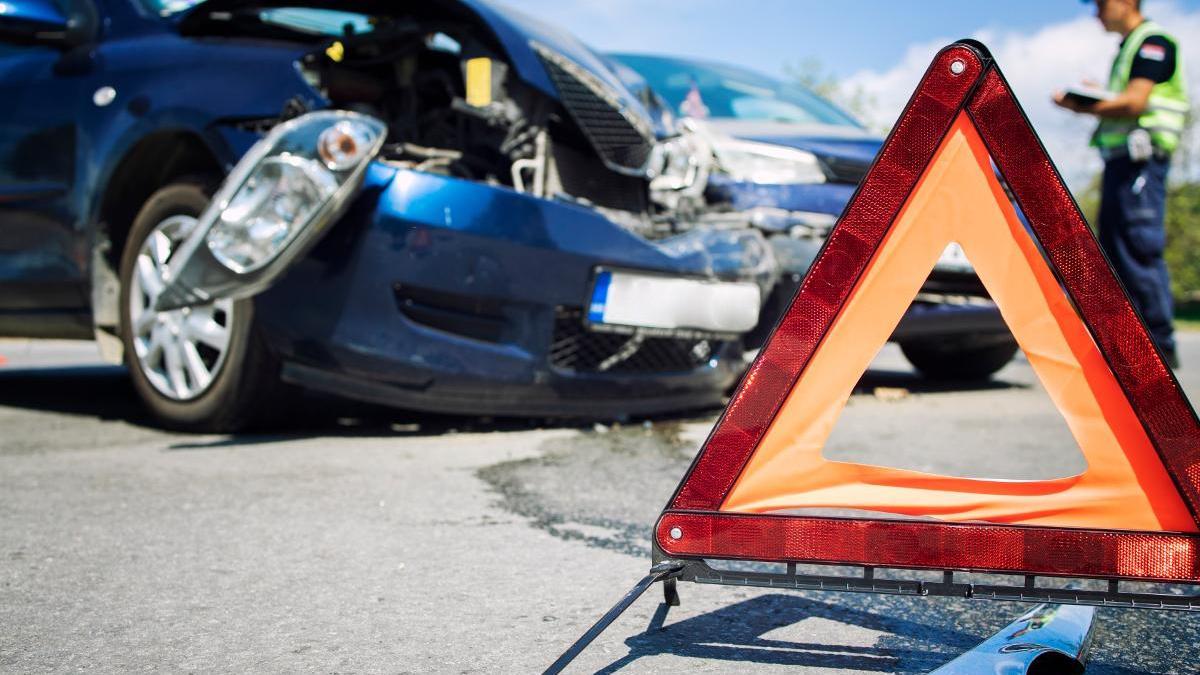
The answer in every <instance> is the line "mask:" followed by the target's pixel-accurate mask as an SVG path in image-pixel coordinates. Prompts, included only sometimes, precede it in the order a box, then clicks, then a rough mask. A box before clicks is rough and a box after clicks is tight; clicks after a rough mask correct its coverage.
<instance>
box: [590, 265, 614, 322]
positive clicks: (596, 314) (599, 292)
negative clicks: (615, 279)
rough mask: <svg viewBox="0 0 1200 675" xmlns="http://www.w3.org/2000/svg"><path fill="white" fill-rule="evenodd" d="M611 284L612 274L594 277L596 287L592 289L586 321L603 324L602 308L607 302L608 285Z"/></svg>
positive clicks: (602, 273)
mask: <svg viewBox="0 0 1200 675" xmlns="http://www.w3.org/2000/svg"><path fill="white" fill-rule="evenodd" d="M611 283H612V272H601V273H600V274H597V275H596V286H595V288H593V289H592V302H591V303H590V304H589V305H588V321H591V322H592V323H604V306H605V304H606V303H607V301H608V285H609V284H611Z"/></svg>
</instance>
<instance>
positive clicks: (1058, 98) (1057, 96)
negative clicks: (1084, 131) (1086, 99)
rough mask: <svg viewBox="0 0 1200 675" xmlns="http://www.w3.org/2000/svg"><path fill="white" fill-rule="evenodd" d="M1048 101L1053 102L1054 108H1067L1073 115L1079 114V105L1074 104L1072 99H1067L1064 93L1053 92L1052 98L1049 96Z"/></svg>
mask: <svg viewBox="0 0 1200 675" xmlns="http://www.w3.org/2000/svg"><path fill="white" fill-rule="evenodd" d="M1050 100H1051V101H1054V104H1055V106H1058V107H1060V108H1067V109H1068V110H1070V112H1073V113H1078V112H1079V104H1078V103H1075V101H1074V100H1072V98H1068V97H1067V94H1066V92H1064V91H1055V92H1054V96H1051V97H1050Z"/></svg>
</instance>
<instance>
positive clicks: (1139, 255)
mask: <svg viewBox="0 0 1200 675" xmlns="http://www.w3.org/2000/svg"><path fill="white" fill-rule="evenodd" d="M1170 164H1171V162H1170V160H1169V159H1163V158H1155V159H1151V160H1149V161H1146V162H1132V161H1130V160H1129V158H1128V157H1118V158H1114V159H1110V160H1108V162H1106V163H1105V165H1104V182H1103V188H1102V192H1101V194H1100V246H1101V247H1102V248H1103V249H1104V253H1105V254H1106V255H1107V256H1108V259H1109V261H1111V262H1112V264H1113V267H1115V268H1116V270H1117V276H1118V277H1120V279H1121V283H1123V284H1124V285H1125V290H1126V291H1128V293H1129V297H1130V299H1131V300H1133V306H1134V308H1135V309H1136V310H1137V311H1138V312H1139V313H1140V314H1141V315H1142V318H1143V319H1144V320H1145V321H1146V326H1147V327H1148V328H1149V329H1150V335H1151V337H1153V338H1154V341H1155V342H1156V343H1158V346H1159V348H1160V349H1162V350H1163V351H1174V349H1175V331H1174V328H1173V327H1172V326H1171V319H1172V317H1173V315H1174V306H1173V303H1172V300H1171V283H1170V280H1169V279H1168V277H1167V263H1166V261H1165V260H1163V251H1164V249H1165V248H1166V240H1167V236H1166V230H1165V229H1164V226H1163V217H1164V215H1165V212H1166V204H1167V169H1168V168H1169V167H1170Z"/></svg>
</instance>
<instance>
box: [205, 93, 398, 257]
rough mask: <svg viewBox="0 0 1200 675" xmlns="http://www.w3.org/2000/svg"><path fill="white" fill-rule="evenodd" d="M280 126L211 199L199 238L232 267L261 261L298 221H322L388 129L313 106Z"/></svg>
mask: <svg viewBox="0 0 1200 675" xmlns="http://www.w3.org/2000/svg"><path fill="white" fill-rule="evenodd" d="M280 126H281V127H284V128H282V129H280V128H277V129H276V130H273V131H272V132H271V134H270V135H269V136H268V137H267V138H266V139H264V140H263V141H262V142H260V143H259V145H256V146H255V149H254V151H253V154H256V155H258V157H257V158H256V159H255V161H253V163H250V164H247V162H246V160H243V162H242V163H241V164H239V165H238V169H239V170H240V169H243V168H244V169H246V171H245V172H244V175H242V176H239V175H237V174H238V173H239V171H235V172H234V175H231V176H230V179H229V181H228V182H227V183H226V186H225V188H223V189H222V190H221V192H220V193H219V194H218V195H217V199H215V200H214V203H215V204H214V205H218V206H220V207H221V208H220V215H219V216H218V217H217V219H216V221H215V222H214V223H213V225H212V228H211V229H209V231H208V235H207V236H206V237H205V241H206V242H207V244H208V249H209V251H211V252H212V254H213V257H215V258H216V259H217V260H218V261H220V262H221V264H222V265H225V266H226V267H228V268H229V269H230V270H232V271H234V272H237V273H238V274H246V273H248V272H253V271H255V270H258V269H260V268H261V267H263V266H264V265H266V264H267V263H269V262H271V261H272V260H274V259H275V257H276V256H277V255H278V254H279V253H280V251H282V250H283V249H284V248H286V247H287V246H288V244H290V243H291V242H292V241H293V240H295V239H296V237H297V236H298V235H299V234H300V233H301V232H302V231H303V230H304V229H306V228H309V227H314V226H316V227H320V226H321V225H323V224H324V223H323V222H319V221H322V220H326V221H327V220H328V219H329V218H330V216H332V215H333V213H334V212H335V211H336V210H337V209H338V208H339V207H340V206H341V202H344V201H345V198H346V197H348V196H349V193H351V192H353V190H354V189H357V187H358V185H359V183H360V182H361V180H362V170H363V169H364V168H365V167H366V163H367V161H368V160H370V159H371V158H372V157H373V156H374V155H375V153H376V152H378V150H379V146H380V145H381V144H382V142H383V139H384V136H385V134H386V132H387V129H386V127H385V126H384V125H383V123H382V122H380V121H379V120H376V119H374V118H371V117H367V116H365V115H358V114H355V113H349V112H319V113H312V114H309V115H305V116H303V117H299V118H297V119H295V120H292V121H290V122H287V123H285V124H283V125H280ZM247 159H249V157H247ZM239 179H240V180H239ZM235 185H236V186H237V188H236V189H233V190H231V188H233V186H235ZM229 192H232V194H229ZM223 197H224V199H222V198H223Z"/></svg>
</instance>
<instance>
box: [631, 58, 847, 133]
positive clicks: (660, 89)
mask: <svg viewBox="0 0 1200 675" xmlns="http://www.w3.org/2000/svg"><path fill="white" fill-rule="evenodd" d="M612 57H613V58H615V59H616V60H618V61H620V62H621V63H624V64H625V65H627V66H629V67H630V68H632V69H634V70H635V71H637V72H638V73H639V74H640V75H641V76H642V77H644V78H645V79H646V81H647V82H649V83H650V87H651V88H652V89H654V91H655V92H657V93H658V95H659V96H662V97H663V99H665V100H666V101H667V102H668V103H669V104H670V105H671V109H672V110H673V111H674V112H676V113H678V114H680V115H683V116H687V117H697V118H717V119H719V118H726V119H730V118H732V119H739V120H760V121H776V122H794V123H798V124H833V125H838V126H851V127H858V128H861V127H862V125H861V124H859V122H858V121H857V120H855V119H854V118H853V117H851V116H850V114H849V113H846V112H844V111H843V110H841V109H840V108H838V107H837V106H836V105H834V104H833V103H831V102H829V101H827V100H825V99H823V98H821V97H820V96H818V95H817V94H815V93H813V92H812V91H811V90H809V89H807V88H806V87H803V86H801V85H800V84H795V83H787V82H781V81H779V80H776V79H774V78H771V77H767V76H765V75H760V74H758V73H755V72H753V71H750V70H746V69H744V68H738V67H736V66H729V65H724V64H717V63H710V62H702V61H691V60H687V59H675V58H668V57H661V56H641V55H635V54H613V55H612Z"/></svg>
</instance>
